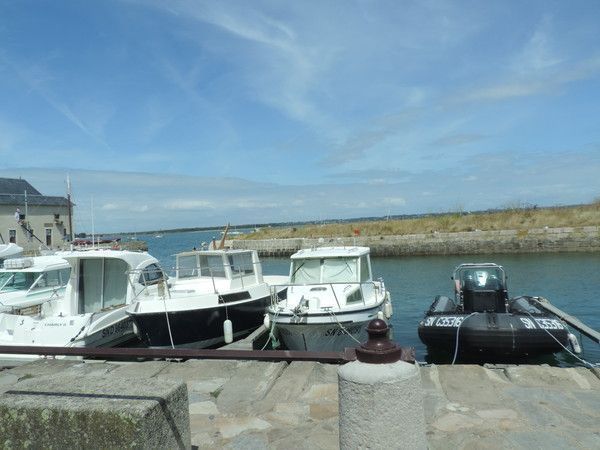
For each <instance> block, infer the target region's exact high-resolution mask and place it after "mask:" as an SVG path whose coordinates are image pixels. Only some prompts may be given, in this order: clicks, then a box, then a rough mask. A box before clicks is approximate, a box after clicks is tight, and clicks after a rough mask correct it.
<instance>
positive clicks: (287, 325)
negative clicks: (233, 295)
mask: <svg viewBox="0 0 600 450" xmlns="http://www.w3.org/2000/svg"><path fill="white" fill-rule="evenodd" d="M380 310H381V305H378V306H376V307H374V308H370V309H367V310H362V311H356V312H347V313H339V312H338V313H336V314H335V317H334V316H333V315H323V314H319V315H310V314H308V315H304V316H290V315H278V316H271V320H273V322H274V323H275V329H276V330H278V331H279V336H280V337H281V340H282V341H283V344H284V345H285V347H286V348H287V349H288V350H300V351H309V352H332V351H342V350H344V349H345V348H347V347H357V346H359V345H360V344H362V343H364V342H366V340H367V331H366V329H367V325H368V323H369V322H370V321H371V320H373V319H376V318H377V312H378V311H380Z"/></svg>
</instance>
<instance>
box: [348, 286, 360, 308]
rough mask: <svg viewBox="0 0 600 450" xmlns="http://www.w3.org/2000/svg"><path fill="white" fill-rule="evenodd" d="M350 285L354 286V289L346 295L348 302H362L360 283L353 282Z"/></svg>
mask: <svg viewBox="0 0 600 450" xmlns="http://www.w3.org/2000/svg"><path fill="white" fill-rule="evenodd" d="M350 286H352V287H353V288H354V289H353V290H352V292H351V293H350V294H349V295H348V296H347V297H346V303H358V302H362V300H363V296H362V289H361V288H360V287H361V286H360V284H352V285H350Z"/></svg>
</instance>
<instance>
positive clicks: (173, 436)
mask: <svg viewBox="0 0 600 450" xmlns="http://www.w3.org/2000/svg"><path fill="white" fill-rule="evenodd" d="M187 402H188V400H187V390H186V386H185V384H184V383H182V382H180V381H178V382H174V381H168V380H161V381H159V380H154V379H147V380H144V382H143V383H141V382H140V380H139V379H137V378H121V377H111V376H107V377H105V378H100V377H95V376H92V377H83V378H82V377H80V376H73V375H64V374H62V373H58V374H53V375H47V376H42V377H36V378H34V379H29V380H25V381H21V382H19V383H17V384H16V385H14V386H13V388H12V389H10V390H8V391H6V392H5V393H3V394H2V395H0V447H2V448H15V447H16V448H21V447H23V448H26V447H28V446H34V447H40V448H124V447H128V448H190V446H191V440H190V423H189V412H188V405H187Z"/></svg>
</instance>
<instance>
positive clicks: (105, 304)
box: [0, 250, 166, 359]
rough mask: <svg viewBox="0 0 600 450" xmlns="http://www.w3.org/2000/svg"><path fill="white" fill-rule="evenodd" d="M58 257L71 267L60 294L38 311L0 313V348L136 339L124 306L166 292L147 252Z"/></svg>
mask: <svg viewBox="0 0 600 450" xmlns="http://www.w3.org/2000/svg"><path fill="white" fill-rule="evenodd" d="M59 256H60V257H61V258H63V259H64V260H65V261H67V263H68V264H69V266H70V271H71V273H70V278H69V281H68V283H67V285H66V287H65V292H64V295H63V296H59V297H56V298H51V299H49V300H48V301H45V302H43V303H41V305H40V308H39V309H33V308H32V309H30V310H28V311H24V310H23V309H20V310H18V309H17V310H14V311H12V312H4V313H0V346H3V345H15V346H19V345H20V346H65V347H112V346H116V345H119V344H121V343H124V342H126V341H128V340H130V339H132V338H135V334H134V332H133V322H132V320H131V319H130V318H129V317H128V316H127V314H126V313H125V308H126V307H127V305H128V304H130V303H132V302H133V301H135V300H136V299H139V298H142V297H146V296H154V295H157V294H158V293H159V291H161V290H163V291H164V289H165V284H166V283H165V282H164V281H165V277H164V274H163V271H162V269H161V268H160V266H159V264H158V260H157V259H156V258H154V257H152V256H150V255H149V254H148V253H141V252H131V251H116V250H88V251H72V252H61V253H60V254H59ZM25 312H28V314H27V315H26V314H25ZM19 356H20V355H19ZM15 357H16V355H3V357H2V359H8V358H15ZM22 357H26V358H27V357H28V358H31V355H24V356H22ZM17 359H20V358H19V357H18V356H17Z"/></svg>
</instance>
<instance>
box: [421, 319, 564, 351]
mask: <svg viewBox="0 0 600 450" xmlns="http://www.w3.org/2000/svg"><path fill="white" fill-rule="evenodd" d="M418 332H419V338H420V339H421V341H422V342H423V343H424V344H425V345H426V346H427V347H428V348H433V349H438V350H444V351H449V352H452V353H453V352H454V351H455V350H456V344H457V336H458V353H459V354H461V355H470V356H477V355H483V354H494V355H504V356H533V355H544V354H552V353H556V352H559V351H561V350H562V349H563V347H562V346H565V347H566V346H567V345H568V333H569V332H568V330H567V328H566V326H565V325H563V324H562V323H561V322H560V320H558V319H555V318H552V317H549V316H536V317H534V316H527V315H521V314H511V313H490V312H482V313H476V314H474V315H469V314H455V313H448V314H431V315H426V316H425V318H424V319H423V320H422V321H421V322H420V324H419V329H418ZM561 344H562V346H561Z"/></svg>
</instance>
